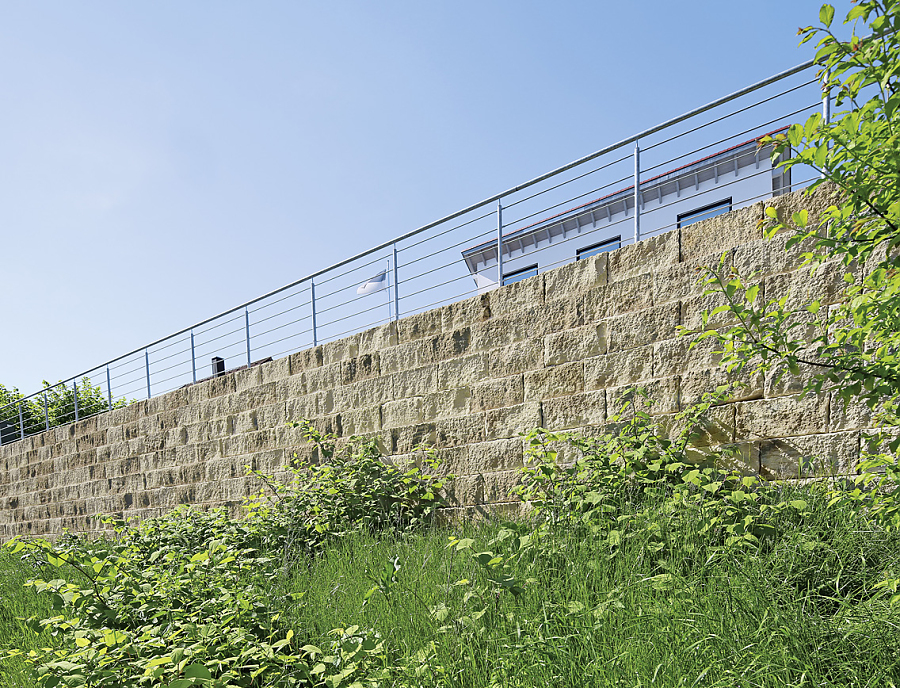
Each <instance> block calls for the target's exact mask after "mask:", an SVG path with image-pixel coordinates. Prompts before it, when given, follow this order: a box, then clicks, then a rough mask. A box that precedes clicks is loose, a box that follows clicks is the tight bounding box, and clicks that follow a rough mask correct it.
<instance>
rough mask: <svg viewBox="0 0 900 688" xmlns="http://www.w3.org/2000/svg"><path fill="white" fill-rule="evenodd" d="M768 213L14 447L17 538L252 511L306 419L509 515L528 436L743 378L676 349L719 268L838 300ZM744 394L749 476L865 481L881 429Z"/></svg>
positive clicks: (824, 405)
mask: <svg viewBox="0 0 900 688" xmlns="http://www.w3.org/2000/svg"><path fill="white" fill-rule="evenodd" d="M828 200H829V199H828V198H826V197H824V194H820V195H819V196H818V197H817V198H816V199H813V201H812V202H811V201H810V199H807V198H801V197H800V196H798V195H789V196H783V197H780V198H778V199H775V200H774V201H772V202H770V204H774V205H776V207H777V208H778V210H779V212H780V213H790V212H791V211H792V210H793V209H796V208H798V207H799V205H800V204H801V203H802V205H803V207H808V208H809V207H811V208H812V211H813V212H812V213H811V215H812V216H813V218H815V216H816V212H815V211H816V208H817V207H822V206H824V205H827V202H828ZM764 211H765V204H763V203H758V204H756V205H753V206H751V207H749V208H746V209H743V210H739V211H736V212H732V213H729V214H727V215H721V216H718V217H715V218H712V219H709V220H706V221H703V222H700V223H697V224H694V225H691V226H689V227H685V228H683V229H680V230H674V231H671V232H668V233H666V234H662V235H659V236H656V237H653V238H649V239H647V240H645V241H642V242H641V243H639V244H636V245H629V246H625V247H623V248H621V249H619V250H617V251H614V252H612V253H607V254H601V255H599V256H596V257H592V258H589V259H586V260H582V261H577V262H575V263H571V264H569V265H566V266H563V267H560V268H557V269H555V270H552V271H549V272H547V273H544V274H541V275H538V276H536V277H532V278H530V279H527V280H524V281H522V282H517V283H515V284H511V285H508V286H505V287H503V288H501V289H497V290H494V291H492V292H490V293H489V294H485V295H482V296H477V297H474V298H470V299H467V300H465V301H460V302H458V303H454V304H451V305H448V306H445V307H442V308H438V309H435V310H431V311H428V312H425V313H420V314H417V315H413V316H409V317H407V318H403V319H401V320H400V321H399V322H396V323H390V324H388V325H384V326H381V327H377V328H374V329H370V330H367V331H365V332H361V333H359V334H355V335H353V336H350V337H347V338H344V339H341V340H338V341H335V342H330V343H328V344H323V345H321V346H317V347H315V348H312V349H308V350H305V351H301V352H298V353H295V354H293V355H291V356H287V357H285V358H282V359H279V360H276V361H272V362H269V363H265V364H262V365H259V366H254V367H252V368H250V369H245V370H239V371H236V372H233V373H228V374H226V375H224V376H222V377H218V378H214V379H210V380H206V381H204V382H200V383H197V384H194V385H191V386H188V387H185V388H182V389H179V390H176V391H174V392H171V393H169V394H166V395H163V396H160V397H156V398H153V399H150V400H145V401H139V402H136V403H133V404H131V405H129V406H127V407H125V408H121V409H116V410H113V411H111V412H109V413H104V414H101V415H98V416H94V417H92V418H89V419H86V420H83V421H80V422H78V423H74V424H70V425H67V426H64V427H59V428H54V429H52V430H49V431H47V432H44V433H41V434H39V435H35V436H33V437H29V438H26V439H25V440H23V441H19V442H15V443H12V444H8V445H5V446H2V447H0V497H2V501H0V537H2V538H3V539H8V538H9V537H12V536H14V535H17V534H27V533H58V532H60V531H61V530H62V529H64V528H68V529H71V530H73V531H84V530H91V529H96V528H97V527H98V523H97V522H96V520H94V519H93V518H92V517H93V515H94V514H97V513H113V514H121V515H123V516H125V517H131V516H134V517H138V518H145V517H149V516H155V515H159V514H161V513H164V512H165V511H167V510H169V509H171V508H173V507H175V506H176V505H178V504H184V503H188V504H195V505H199V506H214V505H227V506H230V507H232V508H233V509H235V511H237V510H238V506H239V504H240V502H241V500H242V499H243V498H244V497H246V496H248V495H249V494H252V493H254V492H256V491H258V490H259V489H260V484H259V483H258V482H257V481H256V480H255V479H254V478H251V477H248V476H247V467H248V466H249V467H251V468H253V469H255V470H259V471H262V472H265V473H270V474H279V473H281V472H283V471H284V467H285V466H286V465H287V463H288V462H289V461H290V460H291V458H292V457H293V456H294V455H295V454H296V456H297V457H298V458H299V459H300V460H301V461H302V460H304V459H308V458H310V457H311V452H312V449H311V448H310V447H309V445H307V444H305V443H304V441H303V438H302V433H301V431H300V430H299V429H297V428H291V427H289V426H288V425H287V424H286V423H287V422H288V421H290V420H299V419H301V418H307V419H310V420H312V421H313V422H315V424H316V425H317V426H318V427H319V428H320V429H322V430H326V431H329V432H334V433H337V434H338V435H340V436H342V437H347V436H349V435H351V434H359V435H365V436H370V437H376V438H377V439H378V441H379V443H380V445H381V446H382V448H383V450H384V451H385V453H386V454H388V455H392V456H394V457H396V458H397V460H404V459H406V458H409V455H410V454H411V453H412V452H414V451H415V449H416V447H417V446H418V445H419V444H420V443H428V444H431V445H433V446H435V447H437V448H438V449H439V450H440V454H441V456H442V458H443V459H444V465H445V468H446V470H448V471H449V472H452V473H454V474H456V475H457V476H458V478H457V480H456V481H455V484H454V488H453V495H452V497H453V500H454V505H455V506H454V507H452V509H451V511H455V512H456V514H457V515H460V516H468V515H471V513H472V512H473V511H475V510H479V509H483V508H485V507H491V508H502V506H503V505H509V504H512V503H513V500H512V499H511V498H510V496H509V492H510V489H511V488H512V487H513V486H514V485H515V483H516V481H517V479H518V468H519V467H520V466H521V464H522V461H523V451H524V447H523V439H522V437H521V435H520V433H523V432H526V431H528V430H530V429H532V428H535V427H545V428H549V429H552V430H567V429H570V430H581V431H585V432H593V431H597V430H599V429H601V428H602V427H603V426H604V424H605V423H606V422H607V419H608V418H609V417H610V415H611V413H613V410H614V409H615V407H616V400H617V399H618V397H619V396H621V394H622V393H623V392H624V391H625V390H627V389H628V388H629V387H630V386H632V385H641V386H643V387H645V388H646V389H647V390H648V391H649V392H650V393H651V395H653V397H654V398H655V399H656V403H655V404H654V405H653V406H652V407H651V409H650V410H651V413H654V414H658V415H660V416H661V417H662V420H664V421H666V420H667V419H671V418H672V417H673V414H675V413H677V412H678V411H680V410H682V409H683V408H685V407H686V406H687V405H689V404H691V403H693V402H695V401H697V400H698V399H699V398H700V397H701V395H702V394H703V392H705V391H709V390H712V389H714V388H715V386H716V385H718V384H722V383H724V382H726V381H729V376H728V375H727V374H726V373H725V372H724V371H723V370H722V369H721V368H720V367H719V365H718V360H717V357H716V355H715V354H714V352H713V351H714V346H713V343H712V342H711V341H710V340H706V341H705V342H703V343H701V344H700V345H699V346H697V347H695V348H693V349H689V344H690V341H689V339H687V338H685V337H680V336H679V334H678V328H679V326H682V325H684V326H687V327H697V326H699V324H700V318H701V313H702V312H703V310H704V309H707V310H708V309H712V308H714V307H715V306H716V305H719V303H720V300H719V299H717V298H716V297H715V296H704V295H703V291H704V288H705V287H704V286H703V285H702V284H701V283H698V277H699V276H700V272H701V267H702V266H707V265H717V264H719V261H720V259H722V260H723V263H722V264H723V266H724V268H725V269H730V267H731V266H735V267H737V268H739V269H740V270H741V271H742V272H744V273H749V272H756V277H755V278H754V279H756V280H757V281H758V282H759V284H760V285H761V292H762V293H761V297H770V296H772V295H781V294H784V293H788V294H790V295H791V298H809V297H815V298H821V299H822V300H823V303H826V304H827V303H834V302H836V301H837V300H838V298H839V295H840V289H841V284H842V282H841V278H842V274H843V273H842V270H841V269H840V267H839V266H837V265H826V266H825V268H824V269H823V270H820V271H819V272H818V273H817V274H816V275H815V276H814V277H812V278H811V277H810V276H809V275H808V272H807V271H806V270H805V269H803V270H800V269H799V268H800V263H801V261H800V253H801V249H799V248H798V249H794V250H792V251H788V252H786V251H785V250H784V246H785V241H786V237H785V236H783V235H782V236H778V237H776V238H775V239H774V240H772V241H766V240H765V239H763V238H762V230H761V228H760V226H759V224H758V223H759V221H760V220H762V219H763V217H764ZM723 251H724V252H725V256H724V258H722V254H723ZM728 324H729V323H728V320H727V318H725V317H721V316H720V317H719V318H718V320H717V322H716V326H722V327H724V326H727V325H728ZM742 381H743V382H744V383H745V386H744V387H742V388H741V389H740V391H739V392H737V393H736V395H735V396H734V397H733V398H732V399H730V400H729V401H728V403H726V404H724V405H722V406H720V407H717V408H715V409H714V410H713V413H712V414H711V422H710V424H709V427H707V428H706V430H705V433H704V435H703V437H702V438H701V439H700V440H699V441H698V445H703V444H706V445H733V446H734V448H735V449H736V454H735V455H736V456H737V459H736V462H737V464H738V465H739V466H740V467H741V468H742V469H743V470H745V471H747V472H752V473H760V474H762V475H764V476H766V477H769V478H792V477H796V476H797V475H798V474H800V473H801V472H802V473H803V474H805V475H811V474H815V473H842V472H847V471H850V470H852V467H853V464H854V461H855V459H856V458H857V457H858V454H859V447H860V431H861V430H862V429H864V428H867V427H870V426H871V425H872V419H871V418H870V417H869V416H868V414H867V413H866V412H865V410H864V409H860V408H856V407H849V408H844V407H843V406H842V405H841V404H838V403H835V402H834V401H833V399H832V398H831V397H830V396H828V395H822V396H818V397H816V396H808V397H805V398H803V397H801V396H799V394H798V392H799V391H800V390H801V388H802V383H803V380H802V379H799V380H798V379H794V378H789V377H788V378H782V379H780V380H778V379H776V375H775V373H772V374H769V375H766V376H759V375H758V376H755V377H751V376H745V379H743V380H742ZM701 451H702V447H701ZM451 515H452V514H451Z"/></svg>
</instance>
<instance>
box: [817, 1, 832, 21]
mask: <svg viewBox="0 0 900 688" xmlns="http://www.w3.org/2000/svg"><path fill="white" fill-rule="evenodd" d="M832 20H834V7H832V6H831V5H822V7H821V9H820V10H819V21H820V22H822V23H823V24H824V25H825V26H831V22H832Z"/></svg>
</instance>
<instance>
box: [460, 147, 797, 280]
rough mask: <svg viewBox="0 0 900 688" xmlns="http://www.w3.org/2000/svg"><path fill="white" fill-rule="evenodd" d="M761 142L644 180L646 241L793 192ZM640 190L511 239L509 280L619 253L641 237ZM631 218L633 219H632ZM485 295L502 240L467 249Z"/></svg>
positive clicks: (506, 243)
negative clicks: (637, 226) (637, 234)
mask: <svg viewBox="0 0 900 688" xmlns="http://www.w3.org/2000/svg"><path fill="white" fill-rule="evenodd" d="M777 162H778V161H775V163H773V161H772V146H771V144H766V145H760V143H759V139H758V138H755V139H752V140H750V141H746V142H744V143H742V144H739V145H737V146H733V147H731V148H728V149H726V150H723V151H720V152H718V153H715V154H713V155H710V156H708V157H705V158H702V159H700V160H695V161H694V162H691V163H689V164H687V165H684V166H682V167H679V168H677V169H673V170H670V171H668V172H665V173H663V174H660V175H657V176H655V177H652V178H650V179H647V180H641V183H640V202H641V211H640V238H645V237H650V236H655V235H657V234H660V233H663V232H667V231H669V230H672V229H676V228H679V227H684V226H687V225H689V224H692V223H694V222H698V221H700V220H704V219H707V218H710V217H714V216H716V215H719V214H721V213H726V212H729V211H731V210H736V209H738V208H742V207H746V206H749V205H751V204H753V203H756V202H757V201H760V200H765V199H767V198H771V197H773V196H777V195H780V194H783V193H787V192H788V191H790V186H791V183H790V171H789V170H784V169H781V168H778V167H777V166H776V165H777ZM634 204H635V194H634V185H632V186H630V187H628V188H625V189H621V190H619V191H616V192H614V193H612V194H609V195H606V196H603V197H601V198H597V199H595V200H593V201H590V202H588V203H586V204H583V205H580V206H578V207H576V208H571V209H569V210H566V211H564V212H562V213H559V214H557V215H554V216H552V217H549V218H545V219H543V220H540V221H539V222H536V223H534V224H532V225H529V226H528V227H524V228H522V229H518V230H516V231H513V232H510V233H508V234H504V235H503V242H502V243H503V283H504V284H510V283H512V282H516V281H519V280H522V279H526V278H528V277H532V276H534V275H537V274H538V273H539V272H544V271H546V270H551V269H553V268H555V267H558V266H560V265H563V264H565V263H569V262H571V261H573V260H579V259H581V258H586V257H589V256H593V255H596V254H598V253H601V252H603V251H612V250H614V249H617V248H619V247H620V246H622V245H623V244H627V243H631V242H633V241H634V240H635V236H634ZM629 220H630V221H629ZM462 255H463V258H464V260H465V262H466V266H467V268H468V270H469V273H470V274H471V275H472V277H473V279H474V280H475V283H476V285H477V287H478V292H479V293H485V292H487V291H490V290H491V289H494V288H496V286H497V277H498V274H497V273H498V269H497V241H496V240H494V241H487V242H484V243H482V244H479V245H478V246H473V247H471V248H468V249H466V250H464V251H463V252H462Z"/></svg>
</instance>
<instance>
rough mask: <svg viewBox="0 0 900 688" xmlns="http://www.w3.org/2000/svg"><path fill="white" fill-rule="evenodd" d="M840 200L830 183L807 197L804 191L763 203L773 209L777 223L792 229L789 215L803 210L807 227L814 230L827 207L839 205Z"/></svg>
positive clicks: (837, 191)
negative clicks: (806, 215) (782, 223)
mask: <svg viewBox="0 0 900 688" xmlns="http://www.w3.org/2000/svg"><path fill="white" fill-rule="evenodd" d="M840 198H841V194H840V190H839V189H838V188H837V187H836V186H835V185H833V184H831V183H825V184H822V185H821V186H819V187H818V188H816V189H815V190H814V191H813V193H812V194H809V195H807V193H806V191H805V190H803V191H794V192H793V193H789V194H784V195H782V196H776V197H775V198H772V199H769V200H768V201H766V202H765V206H766V207H769V206H771V207H774V208H775V210H776V213H777V217H778V221H779V222H786V223H788V226H789V227H793V223H792V222H791V215H792V214H793V213H795V212H797V211H798V210H800V209H805V210H806V211H807V212H808V214H809V216H808V218H807V227H809V228H815V227H817V226H818V224H819V222H820V218H821V217H822V212H823V211H824V210H826V209H827V208H828V207H829V206H831V205H836V204H838V203H840ZM766 219H768V218H766Z"/></svg>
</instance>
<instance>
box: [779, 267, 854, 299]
mask: <svg viewBox="0 0 900 688" xmlns="http://www.w3.org/2000/svg"><path fill="white" fill-rule="evenodd" d="M848 272H849V273H850V274H851V275H852V274H853V271H851V270H848V269H847V268H846V267H845V266H844V265H843V264H842V263H841V262H840V261H837V260H833V261H829V262H827V263H823V264H822V265H820V266H818V268H817V269H816V270H815V272H810V271H809V270H805V269H801V270H796V271H794V272H787V273H781V274H778V275H770V276H769V277H766V279H765V291H766V294H771V295H773V296H775V295H777V297H778V298H781V297H783V296H785V295H787V296H788V299H787V303H786V308H804V307H805V306H806V305H807V304H809V303H811V302H812V301H814V300H818V301H820V302H821V303H823V304H832V303H838V302H840V301H844V300H845V299H846V297H845V293H846V289H847V282H845V281H844V275H845V274H847V273H848Z"/></svg>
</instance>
